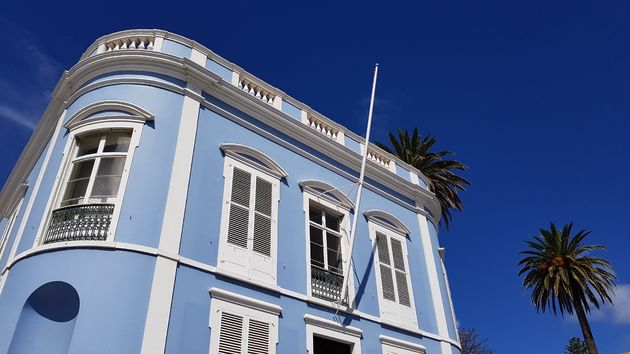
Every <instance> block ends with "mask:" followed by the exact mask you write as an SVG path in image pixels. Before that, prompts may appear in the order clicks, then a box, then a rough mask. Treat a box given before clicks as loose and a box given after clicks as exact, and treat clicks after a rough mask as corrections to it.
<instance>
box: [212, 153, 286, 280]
mask: <svg viewBox="0 0 630 354" xmlns="http://www.w3.org/2000/svg"><path fill="white" fill-rule="evenodd" d="M221 150H222V151H223V153H224V154H225V165H224V173H223V176H224V178H225V185H224V190H223V211H222V218H221V242H220V245H219V262H218V265H217V269H218V270H219V271H223V272H227V273H231V274H235V275H237V276H239V277H246V279H248V280H250V281H254V282H256V281H261V282H264V283H268V284H276V282H277V278H276V274H277V269H276V260H277V254H276V250H277V241H278V240H277V238H278V237H277V234H278V202H279V200H280V185H279V182H280V179H282V178H286V177H287V173H286V171H285V170H284V169H283V168H282V167H281V166H280V165H279V164H278V163H276V162H275V161H273V159H271V158H270V157H269V156H267V155H265V154H263V153H262V152H260V151H258V150H255V149H253V148H250V147H247V146H244V145H240V144H223V145H221Z"/></svg>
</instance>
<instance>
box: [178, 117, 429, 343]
mask: <svg viewBox="0 0 630 354" xmlns="http://www.w3.org/2000/svg"><path fill="white" fill-rule="evenodd" d="M238 114H239V115H241V116H243V117H245V116H244V115H243V114H242V113H238ZM222 143H239V144H245V145H248V146H251V147H254V148H256V149H258V150H259V151H261V152H263V153H265V154H267V155H268V156H269V157H270V158H271V159H273V160H274V161H276V162H277V163H279V164H280V165H281V166H282V167H283V168H284V169H285V170H286V171H287V173H288V175H289V176H288V178H287V179H286V180H283V181H282V182H281V183H280V203H279V217H278V259H277V270H278V285H279V286H281V287H283V288H286V289H289V290H292V291H296V292H299V293H303V294H305V293H306V292H307V283H306V274H307V273H306V271H307V270H306V266H307V262H306V260H305V258H306V246H307V240H306V235H305V227H304V223H305V216H304V211H303V208H302V206H303V194H302V191H301V190H300V188H299V186H298V182H300V181H302V180H312V179H315V180H321V181H324V182H327V183H329V184H331V185H333V186H337V187H342V186H348V185H349V184H350V181H349V180H347V179H346V178H344V177H342V176H340V175H338V174H336V173H334V172H332V171H330V170H328V169H326V168H323V167H322V166H320V165H318V164H316V163H314V162H312V161H310V160H307V159H305V158H303V157H301V156H300V155H298V154H296V153H294V152H292V151H290V150H287V149H286V148H284V147H283V146H281V145H278V144H277V143H275V142H272V141H270V140H268V139H266V138H264V137H262V136H261V135H258V134H257V133H254V132H252V131H250V130H248V129H245V128H244V127H242V126H240V125H239V124H237V123H235V122H232V121H231V120H228V119H225V118H223V117H222V116H220V115H218V114H217V113H215V112H213V111H211V110H209V109H206V108H202V109H201V111H200V115H199V124H198V131H197V139H196V145H195V151H194V157H193V165H192V171H191V178H190V184H189V192H188V199H187V205H186V214H185V219H184V228H183V234H182V241H181V247H180V254H181V255H182V256H184V257H187V258H191V259H194V260H197V261H199V262H202V263H206V264H210V265H213V266H215V265H216V264H217V254H218V248H219V247H218V245H219V239H220V235H219V233H220V219H221V212H222V202H223V187H224V178H223V166H224V158H223V156H222V154H221V151H220V148H219V147H220V145H221V144H222ZM362 203H363V204H362V210H361V213H362V212H364V211H365V210H369V209H381V210H384V211H387V212H389V213H391V214H392V215H394V216H396V217H397V218H399V219H400V220H401V221H403V222H404V223H405V224H406V225H407V227H409V228H410V229H411V230H412V233H411V235H410V237H409V239H408V251H409V264H410V269H411V274H412V287H413V291H414V295H415V299H416V310H417V313H418V320H419V323H420V328H421V329H423V330H426V331H429V332H432V333H437V322H436V320H435V315H434V309H433V305H432V301H431V292H430V289H429V285H428V284H429V280H428V272H427V268H426V262H425V261H424V259H423V258H422V254H423V249H422V245H421V242H420V236H419V235H420V234H419V233H420V230H419V224H418V217H417V215H416V214H415V213H414V212H413V211H411V210H409V209H407V208H404V207H402V206H400V205H399V204H396V203H394V202H392V201H390V200H388V199H385V198H383V197H381V196H380V195H378V194H376V193H374V192H372V191H371V190H368V189H366V190H365V193H364V197H363V202H362ZM357 230H358V233H357V242H356V244H355V250H354V265H355V271H356V274H355V277H356V286H357V296H358V299H359V304H358V309H359V310H360V311H363V312H366V313H369V314H372V315H375V316H378V315H379V310H378V298H377V295H376V294H377V288H376V279H375V275H374V265H373V260H372V244H371V241H370V239H369V234H368V225H367V221H366V220H365V218H364V217H363V216H361V217H360V219H359V224H358V229H357ZM296 250H297V252H296ZM300 250H302V251H300Z"/></svg>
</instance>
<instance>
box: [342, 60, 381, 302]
mask: <svg viewBox="0 0 630 354" xmlns="http://www.w3.org/2000/svg"><path fill="white" fill-rule="evenodd" d="M377 76H378V64H376V67H375V68H374V81H373V82H372V97H371V98H370V111H369V113H368V122H367V133H366V134H365V148H364V149H363V159H362V160H361V173H360V174H359V185H358V187H357V197H356V200H355V202H354V218H353V219H352V228H351V229H350V252H349V253H348V260H347V261H346V264H345V269H344V270H343V285H342V286H341V298H340V301H343V300H344V299H345V298H346V295H347V294H348V292H347V290H348V287H349V283H348V280H349V279H350V277H351V276H352V275H351V274H350V268H351V267H352V251H353V248H354V238H355V236H356V233H357V221H358V220H359V212H360V210H361V209H360V207H361V192H362V191H363V179H364V178H365V164H366V162H367V155H368V148H369V145H370V129H371V127H372V111H373V109H374V94H375V93H376V77H377ZM348 302H350V301H348ZM348 306H349V307H350V306H352V304H350V303H348Z"/></svg>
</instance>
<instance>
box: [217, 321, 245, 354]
mask: <svg viewBox="0 0 630 354" xmlns="http://www.w3.org/2000/svg"><path fill="white" fill-rule="evenodd" d="M242 345H243V317H242V316H239V315H235V314H232V313H229V312H221V328H220V332H219V354H242Z"/></svg>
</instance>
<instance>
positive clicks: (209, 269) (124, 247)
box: [3, 241, 460, 348]
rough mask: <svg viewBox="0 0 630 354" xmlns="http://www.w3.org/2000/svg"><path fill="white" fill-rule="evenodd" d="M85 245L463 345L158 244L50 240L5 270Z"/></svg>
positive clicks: (81, 247) (26, 253) (16, 260)
mask: <svg viewBox="0 0 630 354" xmlns="http://www.w3.org/2000/svg"><path fill="white" fill-rule="evenodd" d="M83 248H87V249H103V250H119V251H127V252H134V253H140V254H145V255H149V256H156V257H164V258H168V259H171V260H175V261H177V262H179V264H182V265H185V266H188V267H191V268H194V269H196V270H200V271H202V272H206V273H209V274H217V275H222V276H225V277H228V278H231V279H234V280H238V281H241V282H244V283H247V284H251V285H253V286H257V287H260V288H262V289H265V290H269V291H273V292H274V293H277V294H280V295H283V296H287V297H290V298H293V299H296V300H300V301H303V302H306V303H311V304H315V305H319V306H322V307H325V308H328V309H331V310H334V311H341V312H343V313H346V314H348V315H352V316H356V317H358V318H361V319H365V320H367V321H370V322H373V323H377V324H383V325H387V326H390V327H393V328H397V329H399V330H401V331H404V332H406V333H409V334H413V335H420V336H422V337H425V338H429V339H432V340H435V341H443V342H446V343H450V344H452V345H454V346H456V347H458V348H459V347H460V345H459V343H457V342H456V341H454V340H452V339H450V338H448V337H440V336H439V335H437V334H435V333H431V332H426V331H423V330H421V329H419V328H411V327H409V326H405V325H403V324H400V323H396V322H392V321H388V320H387V319H382V318H379V317H378V316H374V315H371V314H368V313H364V312H361V311H359V310H356V309H350V308H348V307H346V306H334V305H333V304H331V302H330V301H325V300H321V299H318V298H314V297H311V296H307V295H304V294H301V293H298V292H295V291H293V290H289V289H285V288H282V287H280V286H276V285H271V284H265V283H261V282H254V281H251V280H248V279H243V277H242V276H241V275H240V274H236V273H230V272H226V271H225V270H220V269H217V268H216V267H213V266H211V265H208V264H205V263H202V262H199V261H196V260H194V259H190V258H187V257H182V256H179V255H172V254H167V253H165V252H163V251H160V250H158V249H157V248H152V247H147V246H142V245H137V244H132V243H125V242H109V241H75V242H58V243H51V244H47V245H41V246H37V247H35V248H31V249H28V250H26V251H24V252H22V253H20V254H19V255H17V256H16V257H15V259H14V260H13V261H12V262H11V263H10V264H7V266H6V267H5V268H4V270H3V271H4V272H7V271H8V270H9V269H10V268H12V267H13V266H14V265H16V264H17V263H19V262H21V261H23V260H25V259H27V258H30V257H33V256H35V255H38V254H42V253H46V252H56V251H63V250H66V249H83Z"/></svg>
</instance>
